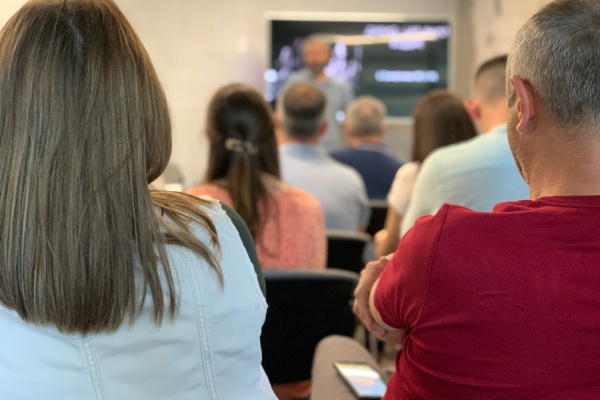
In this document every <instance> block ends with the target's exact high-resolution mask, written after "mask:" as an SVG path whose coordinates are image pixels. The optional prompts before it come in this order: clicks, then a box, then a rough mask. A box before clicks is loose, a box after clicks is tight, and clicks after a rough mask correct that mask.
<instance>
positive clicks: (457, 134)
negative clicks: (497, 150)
mask: <svg viewBox="0 0 600 400" xmlns="http://www.w3.org/2000/svg"><path fill="white" fill-rule="evenodd" d="M413 121H414V122H413V147H412V161H411V162H409V163H406V164H405V165H403V166H402V167H401V168H400V169H399V170H398V172H397V173H396V177H395V178H394V182H393V184H392V188H391V189H390V193H389V194H388V206H389V208H388V213H387V217H386V221H385V227H384V229H383V230H381V231H379V232H377V233H376V234H375V238H374V239H375V240H374V241H375V256H376V257H382V256H385V255H387V254H390V253H393V252H394V251H395V250H396V248H397V247H398V242H399V241H400V223H401V221H402V216H403V215H404V213H405V212H406V209H407V208H408V204H409V201H410V195H411V193H412V189H413V184H414V181H415V179H416V177H417V173H418V171H419V166H420V165H421V163H422V162H423V161H424V160H425V158H427V156H428V155H429V154H430V153H431V152H432V151H434V150H435V149H437V148H439V147H443V146H447V145H450V144H453V143H458V142H461V141H463V140H468V139H471V138H473V137H475V136H477V130H476V128H475V125H474V124H473V121H472V120H471V117H470V116H469V114H468V112H467V110H466V109H465V107H464V106H463V103H462V101H461V100H460V98H458V97H457V96H456V95H454V94H452V93H450V92H447V91H445V90H435V91H433V92H431V93H429V94H428V95H427V96H425V97H424V98H423V100H421V102H420V103H419V104H418V105H417V107H415V110H414V111H413Z"/></svg>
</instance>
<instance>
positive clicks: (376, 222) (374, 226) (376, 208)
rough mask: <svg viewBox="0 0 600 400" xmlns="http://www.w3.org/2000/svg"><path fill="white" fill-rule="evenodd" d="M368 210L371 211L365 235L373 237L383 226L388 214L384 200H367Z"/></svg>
mask: <svg viewBox="0 0 600 400" xmlns="http://www.w3.org/2000/svg"><path fill="white" fill-rule="evenodd" d="M369 208H370V209H371V218H370V219H369V225H368V226H367V233H368V234H369V235H371V236H375V234H376V233H377V232H379V231H380V230H382V229H383V227H384V226H385V219H386V217H387V212H388V203H387V201H386V200H380V199H371V200H369Z"/></svg>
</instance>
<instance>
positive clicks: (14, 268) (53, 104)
mask: <svg viewBox="0 0 600 400" xmlns="http://www.w3.org/2000/svg"><path fill="white" fill-rule="evenodd" d="M170 152H171V127H170V120H169V115H168V109H167V104H166V99H165V95H164V93H163V90H162V88H161V86H160V83H159V81H158V78H157V76H156V73H155V71H154V69H153V67H152V64H151V62H150V59H149V57H148V54H147V53H146V51H145V49H144V47H143V45H142V44H141V42H140V40H139V38H138V37H137V36H136V34H135V32H134V31H133V29H132V28H131V26H130V25H129V23H128V21H127V20H126V18H125V17H124V16H123V14H122V13H121V11H120V10H119V9H118V7H117V6H116V5H115V3H114V2H113V1H111V0H66V1H65V0H45V1H30V2H28V3H26V4H25V5H24V6H23V7H22V8H21V9H20V10H19V11H18V12H17V13H16V14H15V15H14V16H13V17H12V18H11V19H10V20H9V21H8V23H7V24H6V25H5V26H4V28H3V29H2V31H1V32H0V153H1V157H0V174H1V175H2V176H3V177H4V179H2V180H1V181H0V206H1V210H0V232H1V233H0V235H1V236H0V237H2V240H1V241H0V302H1V303H2V304H3V305H4V306H5V307H8V308H9V309H13V310H15V311H16V312H17V313H18V314H19V315H20V316H21V318H23V319H24V320H25V321H28V322H31V323H35V324H40V325H54V326H56V327H57V328H58V329H59V330H60V331H63V332H72V333H88V332H98V331H111V330H114V329H117V328H118V327H119V326H120V325H121V324H122V323H123V322H124V320H125V319H126V318H128V319H129V322H133V320H134V319H135V317H136V315H137V314H138V311H139V310H140V309H141V307H142V305H143V301H144V300H143V299H144V297H145V294H146V292H147V291H150V294H151V297H152V300H153V303H154V318H155V321H156V323H157V324H160V323H161V322H162V319H163V315H164V313H165V309H168V314H169V316H170V317H173V316H174V315H175V313H176V311H177V306H178V301H177V296H176V293H175V287H174V282H173V276H172V273H171V270H170V268H169V262H168V257H167V253H166V245H167V244H169V245H180V246H184V247H186V248H189V249H190V250H192V251H194V252H195V253H196V254H198V256H200V257H201V258H203V259H204V260H206V261H207V263H208V264H209V265H210V267H211V268H212V269H213V270H214V271H215V272H216V273H217V275H218V276H219V279H220V280H221V281H222V275H221V272H220V269H219V267H218V265H217V261H216V258H215V257H216V256H217V255H218V242H217V236H216V231H215V227H214V225H213V224H212V222H211V221H210V219H209V218H208V217H207V216H206V215H205V214H204V213H203V212H202V211H201V210H200V208H199V207H198V205H199V204H201V203H202V200H198V199H195V198H193V197H191V196H187V195H183V194H175V193H165V192H153V193H152V194H151V193H150V191H149V189H148V183H149V182H151V181H153V180H154V179H156V178H157V177H158V176H159V175H160V174H161V173H162V171H163V170H164V169H165V168H166V165H167V163H168V160H169V157H170ZM192 223H196V224H199V225H200V226H202V227H203V228H204V229H205V230H207V231H208V232H209V235H210V238H211V240H212V244H211V246H212V247H213V250H210V249H209V248H208V247H207V246H206V245H204V244H202V243H201V242H200V241H199V240H198V239H197V238H196V237H195V236H194V235H193V233H192V232H191V230H190V228H189V227H188V226H189V225H190V224H192ZM162 282H164V283H162ZM163 286H166V288H165V287H163ZM165 292H166V295H165ZM165 297H166V299H167V300H165ZM165 303H166V304H165Z"/></svg>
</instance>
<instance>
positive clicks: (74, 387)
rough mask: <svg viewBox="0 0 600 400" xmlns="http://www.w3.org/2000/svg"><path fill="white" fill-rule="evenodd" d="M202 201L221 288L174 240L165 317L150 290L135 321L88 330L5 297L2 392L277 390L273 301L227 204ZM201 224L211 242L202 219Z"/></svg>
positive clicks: (147, 397)
mask: <svg viewBox="0 0 600 400" xmlns="http://www.w3.org/2000/svg"><path fill="white" fill-rule="evenodd" d="M206 211H207V213H208V215H209V216H210V217H211V218H212V220H213V221H214V223H215V225H216V228H217V232H218V235H219V242H220V244H221V249H222V262H221V270H222V272H223V276H224V282H225V285H224V287H223V288H221V287H220V286H219V283H218V280H217V277H216V274H215V273H214V272H213V271H212V270H211V269H210V267H209V266H208V265H207V264H206V263H205V262H204V261H203V260H201V259H199V258H198V257H197V256H196V255H194V254H193V253H191V252H190V251H189V250H187V249H183V248H179V247H175V246H170V247H169V249H168V252H169V256H170V260H171V264H170V265H171V269H172V272H173V275H174V279H175V282H176V286H177V293H178V294H179V296H180V309H179V313H178V315H177V317H176V318H175V320H173V321H169V319H168V318H165V322H163V324H162V325H161V326H160V327H157V326H156V324H155V323H154V321H153V317H152V301H151V298H150V297H148V298H147V299H146V301H145V306H144V308H143V310H142V313H141V315H140V316H139V318H138V319H137V320H136V322H135V323H134V324H132V325H129V324H127V323H125V324H124V325H123V326H121V328H120V329H118V330H117V331H116V332H112V333H103V334H90V335H85V336H82V335H76V334H63V333H60V332H58V331H57V330H56V329H55V328H53V327H38V326H33V325H31V324H28V323H24V322H23V321H22V320H21V319H20V318H19V316H18V315H17V314H16V313H15V312H14V311H11V310H8V309H6V308H3V307H0V399H2V400H142V399H143V400H154V399H155V400H192V399H194V400H198V399H211V400H217V399H219V400H221V399H223V400H236V399H244V400H249V399H273V400H275V399H276V398H275V396H274V394H273V392H272V391H271V387H270V385H269V382H268V379H267V377H266V376H265V373H264V371H263V369H262V367H261V365H260V364H261V349H260V340H259V339H260V332H261V327H262V325H263V322H264V319H265V314H266V308H267V305H266V302H265V298H264V296H263V295H262V293H261V291H260V288H259V285H258V282H257V278H256V273H255V271H254V269H253V266H252V264H251V262H250V259H249V257H248V254H247V252H246V251H245V249H244V247H243V245H242V242H241V240H240V236H239V234H238V232H237V230H236V228H235V227H234V225H233V224H232V222H231V220H230V219H229V218H228V217H227V215H226V214H225V212H224V211H223V210H222V209H221V208H220V207H219V206H218V205H215V206H207V207H206ZM195 233H196V234H197V236H198V237H199V238H200V240H202V242H204V243H206V244H207V245H209V238H208V235H207V233H206V232H205V231H203V229H202V228H200V227H197V229H195Z"/></svg>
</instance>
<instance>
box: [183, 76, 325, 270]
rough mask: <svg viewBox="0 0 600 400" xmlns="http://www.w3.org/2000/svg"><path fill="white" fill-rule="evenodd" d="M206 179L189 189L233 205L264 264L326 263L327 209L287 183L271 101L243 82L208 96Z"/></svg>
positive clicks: (320, 265) (313, 265) (317, 265)
mask: <svg viewBox="0 0 600 400" xmlns="http://www.w3.org/2000/svg"><path fill="white" fill-rule="evenodd" d="M206 133H207V135H208V140H209V142H210V153H209V161H208V170H207V175H206V181H207V183H206V184H203V185H201V186H199V187H196V188H193V189H190V190H189V191H188V193H190V194H193V195H195V196H200V195H208V196H211V197H214V198H216V199H219V200H221V201H222V202H224V203H225V204H227V205H229V206H231V207H233V208H234V209H235V210H236V211H237V212H238V213H239V215H240V216H241V217H242V219H243V220H244V221H245V222H246V224H247V225H248V228H249V229H250V232H251V233H252V236H253V237H254V241H255V243H256V248H257V252H258V259H259V260H260V263H261V265H262V267H263V268H278V269H281V268H325V256H326V254H325V252H326V236H325V221H324V217H323V211H322V210H321V206H320V205H319V202H318V201H317V200H316V199H315V198H314V197H313V196H311V195H310V194H308V193H307V192H305V191H303V190H300V189H297V188H295V187H292V186H289V185H287V184H285V183H283V182H282V181H281V180H280V178H279V161H278V155H277V142H276V140H275V131H274V123H273V119H272V115H271V111H270V109H269V105H268V104H267V103H266V101H265V100H264V99H263V97H262V96H261V95H260V93H258V92H257V91H256V90H254V89H252V88H251V87H249V86H246V85H243V84H233V85H228V86H225V87H223V88H221V89H219V90H218V91H217V93H215V95H214V96H213V98H212V101H211V102H210V105H209V108H208V116H207V123H206Z"/></svg>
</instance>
